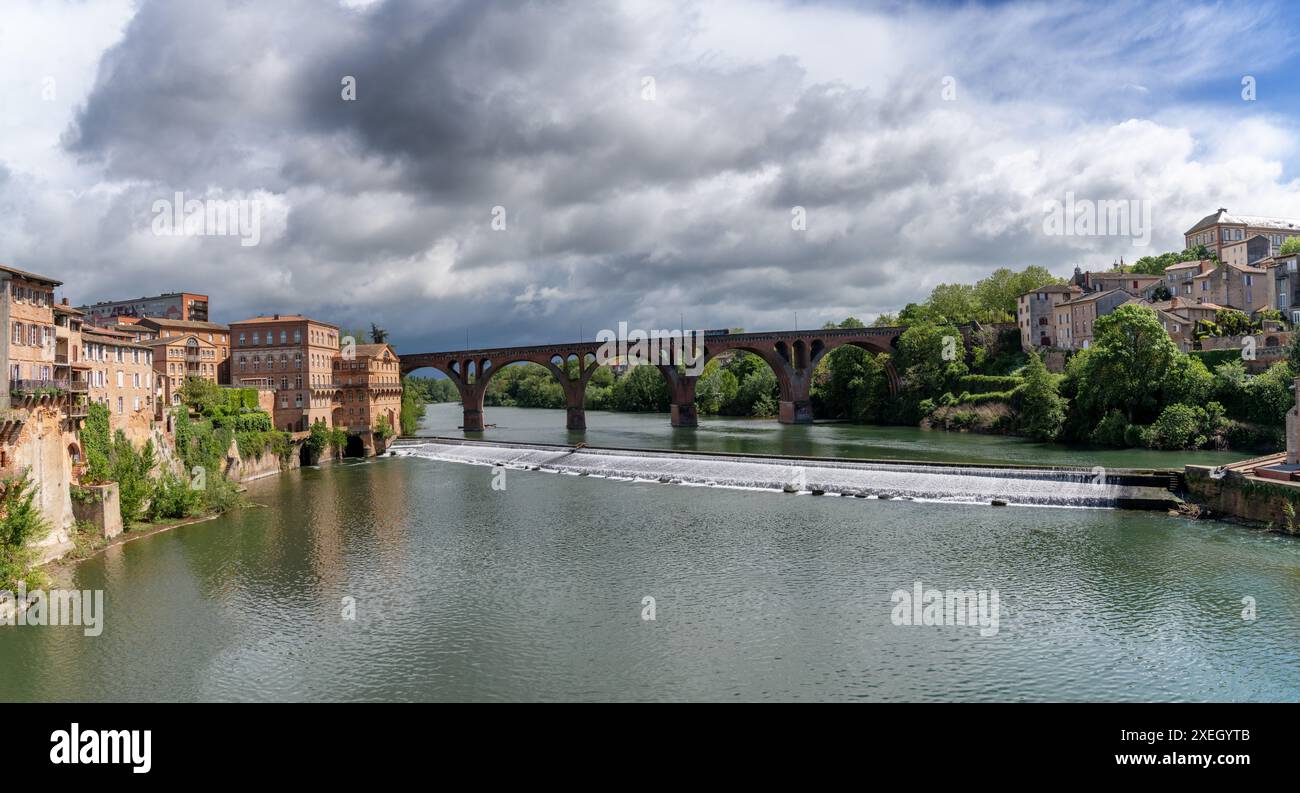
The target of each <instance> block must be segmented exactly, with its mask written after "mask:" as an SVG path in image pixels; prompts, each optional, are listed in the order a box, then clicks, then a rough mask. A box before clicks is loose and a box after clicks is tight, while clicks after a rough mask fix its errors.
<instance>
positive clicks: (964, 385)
mask: <svg viewBox="0 0 1300 793" xmlns="http://www.w3.org/2000/svg"><path fill="white" fill-rule="evenodd" d="M1023 382H1024V378H1023V377H1014V376H1011V375H991V374H968V375H966V376H965V377H961V378H958V380H957V388H959V389H961V390H962V391H969V392H971V393H972V394H985V393H989V392H993V391H1014V390H1015V388H1016V387H1017V386H1019V385H1020V384H1021V383H1023Z"/></svg>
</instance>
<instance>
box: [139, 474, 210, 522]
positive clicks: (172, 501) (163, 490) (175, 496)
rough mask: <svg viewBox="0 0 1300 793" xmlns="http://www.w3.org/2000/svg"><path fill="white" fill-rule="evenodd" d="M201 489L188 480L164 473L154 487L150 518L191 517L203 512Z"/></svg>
mask: <svg viewBox="0 0 1300 793" xmlns="http://www.w3.org/2000/svg"><path fill="white" fill-rule="evenodd" d="M203 500H204V499H203V490H199V489H196V488H193V487H191V486H190V482H189V480H186V479H182V478H181V477H179V476H176V475H174V474H166V475H165V476H163V477H162V478H161V479H160V480H158V485H157V487H156V488H155V489H154V496H153V502H152V503H151V504H150V505H149V517H150V519H151V520H158V519H177V518H192V517H195V516H197V515H201V514H202V513H203Z"/></svg>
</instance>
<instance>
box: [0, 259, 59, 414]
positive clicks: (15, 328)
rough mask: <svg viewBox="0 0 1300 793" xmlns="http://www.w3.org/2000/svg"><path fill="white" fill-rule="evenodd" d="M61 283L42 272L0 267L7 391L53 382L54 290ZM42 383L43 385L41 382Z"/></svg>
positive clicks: (0, 342) (0, 344)
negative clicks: (38, 273)
mask: <svg viewBox="0 0 1300 793" xmlns="http://www.w3.org/2000/svg"><path fill="white" fill-rule="evenodd" d="M60 285H62V281H57V280H55V279H53V278H49V277H47V276H43V275H37V274H35V273H28V272H24V271H22V270H16V269H13V268H10V267H0V319H2V320H3V323H4V326H5V328H6V329H7V332H6V333H5V334H4V336H3V337H0V358H3V359H4V367H5V371H6V372H7V373H8V377H6V378H5V387H6V389H7V392H6V393H7V394H12V393H14V392H15V391H16V392H19V393H27V392H30V391H32V390H33V389H38V388H52V387H53V381H54V352H55V336H56V334H55V332H54V289H55V287H57V286H60ZM42 384H44V385H42Z"/></svg>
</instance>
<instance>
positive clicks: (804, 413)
mask: <svg viewBox="0 0 1300 793" xmlns="http://www.w3.org/2000/svg"><path fill="white" fill-rule="evenodd" d="M780 408H781V409H780V412H779V413H778V414H777V421H779V422H781V423H782V424H812V423H813V411H812V401H811V400H808V399H790V400H786V399H782V400H781V401H780Z"/></svg>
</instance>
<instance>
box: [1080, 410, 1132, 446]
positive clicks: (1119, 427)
mask: <svg viewBox="0 0 1300 793" xmlns="http://www.w3.org/2000/svg"><path fill="white" fill-rule="evenodd" d="M1128 427H1129V423H1128V419H1127V418H1125V417H1124V414H1123V413H1120V412H1119V411H1118V410H1112V411H1110V412H1109V413H1107V414H1106V417H1105V418H1103V419H1102V420H1101V421H1100V422H1098V423H1097V426H1096V428H1094V429H1093V431H1092V435H1091V436H1090V437H1089V440H1091V441H1092V442H1093V443H1095V444H1097V445H1098V446H1115V447H1123V446H1127V445H1128V442H1127V440H1126V438H1125V434H1126V433H1127V431H1128Z"/></svg>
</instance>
